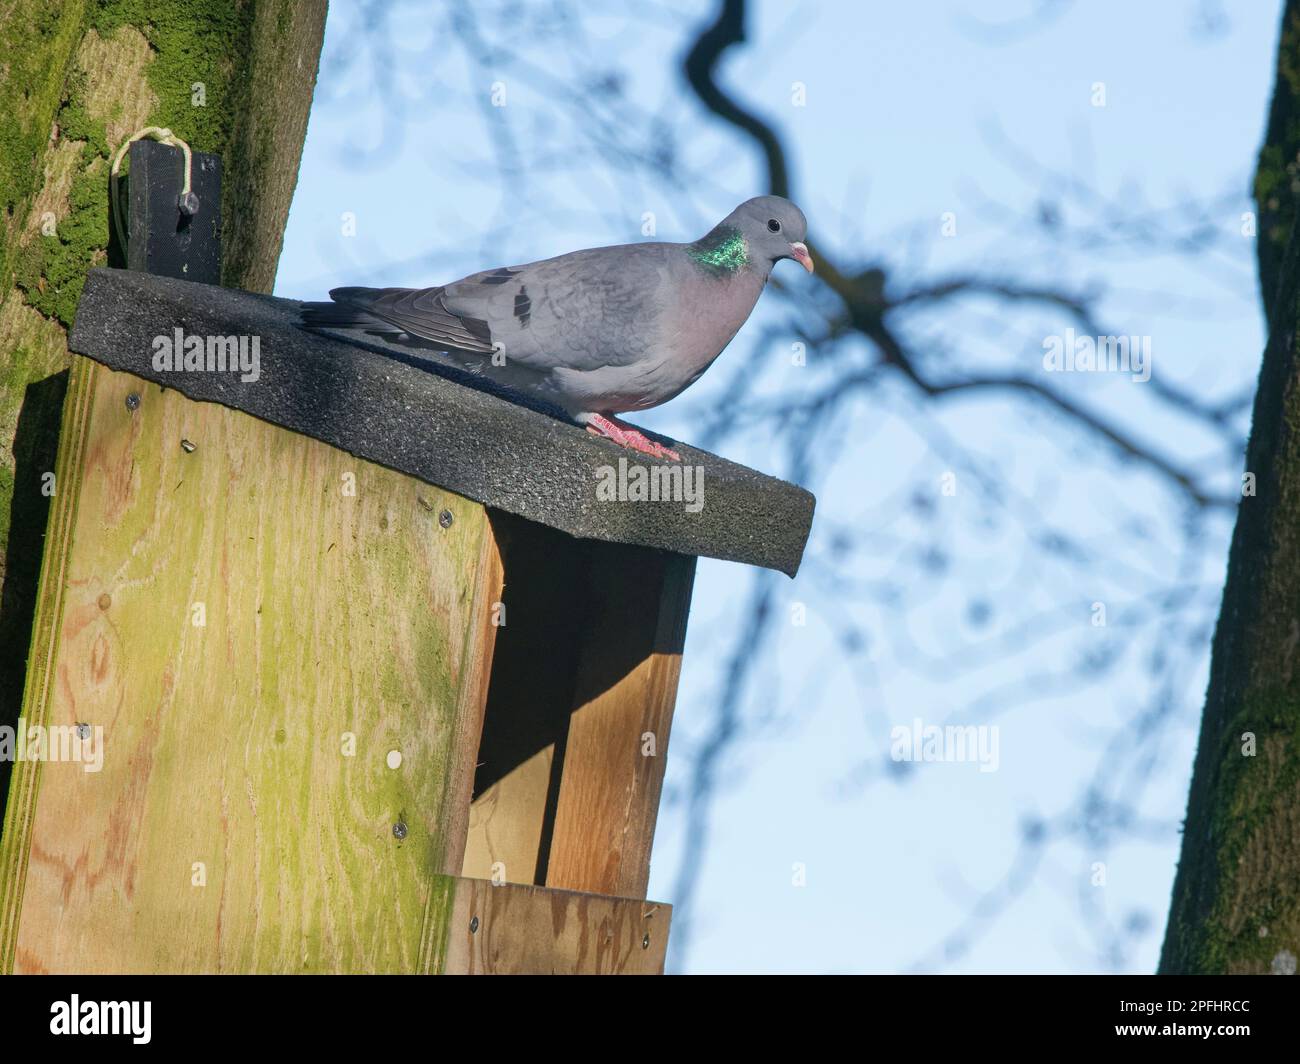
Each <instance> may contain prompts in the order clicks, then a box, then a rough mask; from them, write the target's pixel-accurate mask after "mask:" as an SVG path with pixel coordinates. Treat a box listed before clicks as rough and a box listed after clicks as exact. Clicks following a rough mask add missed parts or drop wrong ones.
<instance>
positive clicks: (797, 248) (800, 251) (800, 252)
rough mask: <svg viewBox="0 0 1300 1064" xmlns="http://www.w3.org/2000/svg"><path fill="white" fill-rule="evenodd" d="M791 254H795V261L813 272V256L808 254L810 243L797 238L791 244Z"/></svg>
mask: <svg viewBox="0 0 1300 1064" xmlns="http://www.w3.org/2000/svg"><path fill="white" fill-rule="evenodd" d="M790 254H791V255H793V256H794V260H795V262H797V263H798V264H799V265H800V266H802V267H803V268H804V269H805V270H807V271H808V272H809V273H812V272H813V261H812V256H811V255H809V254H808V245H807V244H804V243H802V242H801V241H798V240H796V241H795V242H794V243H793V244H791V245H790Z"/></svg>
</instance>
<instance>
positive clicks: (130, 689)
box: [0, 359, 500, 972]
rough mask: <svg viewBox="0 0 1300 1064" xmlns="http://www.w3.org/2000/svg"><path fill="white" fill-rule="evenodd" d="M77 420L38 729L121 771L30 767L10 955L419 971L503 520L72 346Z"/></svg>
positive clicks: (6, 951) (53, 575)
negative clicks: (87, 356)
mask: <svg viewBox="0 0 1300 1064" xmlns="http://www.w3.org/2000/svg"><path fill="white" fill-rule="evenodd" d="M131 394H134V395H137V396H138V397H139V403H138V405H136V406H135V409H129V406H128V402H127V398H128V395H131ZM88 396H89V397H91V398H90V401H89V402H86V399H87V397H88ZM338 416H341V417H345V416H347V412H346V411H339V412H338ZM68 421H69V425H68V426H67V427H65V440H64V444H65V451H66V453H64V454H62V456H61V458H60V470H61V472H60V479H59V483H58V496H57V503H56V507H55V511H54V513H53V515H52V520H51V534H50V541H49V545H48V546H47V564H46V570H45V573H44V576H43V579H42V588H41V598H40V602H39V605H38V618H37V625H36V637H35V644H34V654H33V663H34V668H33V669H32V671H31V679H30V682H29V686H28V690H27V695H26V701H25V706H26V709H25V712H24V716H25V718H26V719H27V721H28V722H29V723H31V722H38V721H42V720H44V721H46V722H48V723H51V724H55V725H65V726H68V727H75V726H76V725H77V724H79V723H80V724H85V725H88V726H89V728H90V735H91V738H89V739H86V740H82V739H80V738H74V739H73V740H72V741H73V743H74V744H80V745H81V746H82V747H83V754H84V756H85V758H86V760H87V761H89V762H90V764H91V765H93V762H94V747H95V746H96V745H98V748H99V750H100V751H101V752H102V765H101V766H99V770H98V771H89V772H88V771H84V770H85V769H86V768H87V767H88V765H87V764H85V763H76V762H67V761H48V762H46V763H43V764H36V763H30V764H28V763H25V764H21V765H19V766H18V768H19V771H18V772H17V773H16V774H15V780H14V786H13V788H12V792H11V796H10V803H9V811H8V818H7V824H6V832H5V839H4V847H3V851H0V891H2V892H3V894H2V896H3V899H4V909H3V920H4V922H3V923H2V924H0V950H3V952H2V954H0V957H2V958H3V960H4V961H5V967H6V968H11V969H12V970H14V971H19V972H150V971H164V972H221V971H225V972H318V971H358V972H367V971H376V972H400V971H414V970H417V969H418V968H419V967H421V962H422V954H421V950H422V949H423V948H425V946H426V945H427V940H428V938H429V935H430V930H431V929H429V928H426V927H425V921H426V920H427V919H433V920H434V921H435V923H437V925H438V926H439V927H441V926H442V917H441V916H440V912H441V911H442V910H441V907H440V905H439V897H438V895H437V889H438V887H439V884H440V882H441V881H440V877H439V876H438V875H437V874H436V873H437V872H438V871H439V870H440V869H443V868H446V867H452V868H457V869H458V868H459V867H460V864H461V861H462V858H463V845H464V830H465V820H464V812H463V806H464V805H465V804H466V803H467V800H468V792H469V781H470V780H471V778H472V774H473V758H474V751H475V749H476V747H477V729H478V726H479V714H480V713H481V710H482V698H483V692H484V690H485V686H486V674H487V670H488V668H489V667H490V654H491V637H492V632H493V629H492V627H491V626H490V624H485V623H484V617H485V616H486V615H487V613H488V612H489V611H490V604H491V602H492V601H494V600H495V598H496V597H497V596H498V595H499V592H500V568H499V564H498V563H497V560H496V555H495V546H494V544H493V542H492V538H491V536H490V535H489V534H488V527H487V520H486V515H485V513H484V511H483V510H482V508H481V507H479V506H478V505H477V504H474V503H471V502H468V501H466V500H464V499H460V498H458V497H456V496H452V495H449V494H446V493H442V492H439V491H438V490H437V489H435V488H432V487H429V486H427V485H425V484H422V483H419V482H416V481H414V480H411V479H410V478H408V477H404V476H401V475H399V474H396V473H393V472H391V471H389V470H385V469H383V468H381V467H378V466H375V465H372V464H369V463H366V462H363V461H361V460H358V459H356V458H353V457H351V456H349V455H347V454H344V453H343V452H340V451H337V450H335V449H333V448H330V447H328V446H326V445H323V444H320V443H317V442H315V441H312V440H308V439H305V438H303V437H301V436H297V435H295V434H292V433H288V432H285V431H283V430H281V429H278V428H274V427H272V426H269V425H266V424H264V423H261V422H258V421H256V420H254V419H252V418H249V417H247V416H245V415H243V414H239V413H237V412H233V411H230V410H227V409H225V408H222V407H219V406H215V405H211V404H201V403H194V402H191V401H189V400H187V399H185V398H183V397H182V396H180V395H179V394H177V393H175V392H170V391H164V390H162V389H160V388H159V387H158V386H157V385H152V384H146V383H145V382H143V381H140V380H138V379H136V378H133V377H130V376H128V375H126V374H118V373H112V372H110V371H108V370H105V369H103V368H102V367H98V366H92V365H90V364H88V363H86V362H85V361H84V360H81V359H78V360H77V364H76V368H75V369H74V376H73V382H72V387H71V390H70V393H69V400H68ZM69 429H70V431H69ZM182 441H187V442H186V443H185V444H184V445H183V443H182ZM190 445H192V446H190ZM353 485H354V486H355V491H354V492H353V491H352V488H353ZM444 511H445V512H446V513H447V514H449V515H450V518H451V520H450V523H449V524H448V523H447V521H446V518H445V517H444V519H443V520H442V521H440V520H439V517H440V515H441V514H443V512H444ZM444 525H446V527H444ZM99 729H102V732H100V731H99ZM470 737H472V738H470ZM397 824H400V825H401V827H400V828H398V830H397V832H396V833H395V832H394V826H395V825H397ZM15 915H16V918H15Z"/></svg>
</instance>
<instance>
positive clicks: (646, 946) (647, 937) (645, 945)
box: [641, 931, 650, 949]
mask: <svg viewBox="0 0 1300 1064" xmlns="http://www.w3.org/2000/svg"><path fill="white" fill-rule="evenodd" d="M641 948H642V949H649V948H650V932H649V931H647V932H646V933H645V937H644V938H642V939H641Z"/></svg>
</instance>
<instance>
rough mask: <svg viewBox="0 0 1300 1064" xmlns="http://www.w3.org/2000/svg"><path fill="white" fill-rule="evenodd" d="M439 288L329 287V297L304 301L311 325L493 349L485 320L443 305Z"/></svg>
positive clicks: (451, 346) (304, 315) (479, 349)
mask: <svg viewBox="0 0 1300 1064" xmlns="http://www.w3.org/2000/svg"><path fill="white" fill-rule="evenodd" d="M442 293H443V289H441V288H332V289H330V299H331V300H333V302H329V303H325V302H319V303H304V304H303V308H302V319H303V324H304V325H305V326H307V328H309V329H363V330H366V331H367V332H380V333H385V332H391V333H398V334H401V333H405V334H407V335H410V336H415V337H418V338H419V339H421V340H426V341H428V342H429V343H430V344H431V345H433V346H435V347H441V348H445V349H448V350H454V351H468V352H471V353H474V354H491V353H492V350H493V347H492V337H491V329H490V328H489V327H488V324H487V322H484V321H478V320H476V319H474V318H467V317H463V316H461V315H459V314H454V313H452V312H451V311H450V310H448V309H447V306H446V304H445V303H444V302H443V298H442Z"/></svg>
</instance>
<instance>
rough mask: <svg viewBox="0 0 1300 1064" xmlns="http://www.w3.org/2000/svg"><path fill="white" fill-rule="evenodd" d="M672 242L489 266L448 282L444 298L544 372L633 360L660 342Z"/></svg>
mask: <svg viewBox="0 0 1300 1064" xmlns="http://www.w3.org/2000/svg"><path fill="white" fill-rule="evenodd" d="M671 248H672V245H669V244H632V245H626V246H622V247H613V248H593V249H591V250H588V251H575V252H572V253H571V254H568V255H561V256H559V257H558V258H554V259H544V260H542V261H541V262H534V263H529V264H528V265H525V266H512V267H506V268H503V269H499V270H488V271H485V272H483V273H478V274H474V275H473V276H470V277H466V278H465V279H464V280H462V281H456V282H455V283H453V284H449V285H447V286H446V287H445V288H444V289H442V295H441V305H442V307H443V308H445V309H446V310H447V311H449V312H451V313H452V314H454V315H456V316H457V317H458V318H460V319H461V320H462V321H467V322H482V323H485V324H486V326H487V329H488V336H489V337H490V340H489V342H490V344H492V345H496V344H500V345H502V347H501V349H502V351H503V353H504V354H505V357H506V359H507V360H508V361H509V362H513V363H515V364H516V365H519V366H523V367H526V368H529V369H533V370H537V371H546V370H549V369H553V368H556V367H560V366H563V367H566V368H568V369H574V370H594V369H598V368H600V367H602V366H610V365H629V364H632V363H635V362H637V361H640V360H641V359H642V358H643V357H645V355H646V354H647V353H648V352H650V351H651V350H653V349H654V347H655V346H656V342H657V338H658V335H659V331H660V325H661V320H662V313H663V310H664V309H665V303H666V301H667V299H668V298H669V286H668V285H667V284H666V279H667V277H668V273H669V270H668V266H669V262H670V255H671Z"/></svg>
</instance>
